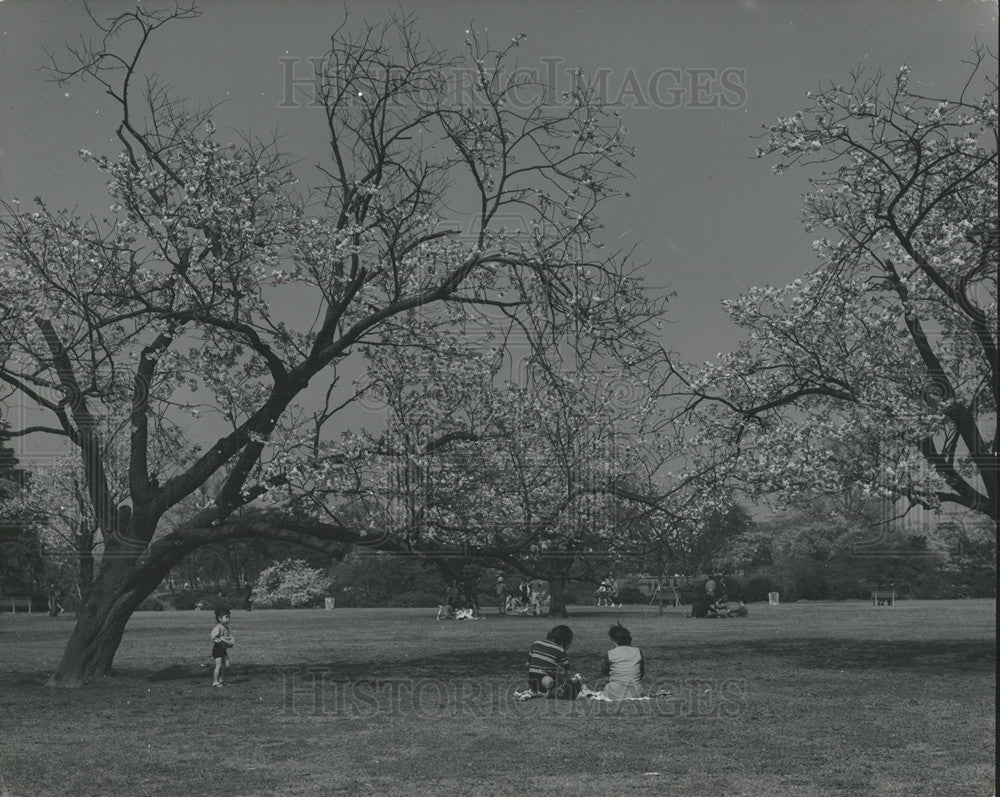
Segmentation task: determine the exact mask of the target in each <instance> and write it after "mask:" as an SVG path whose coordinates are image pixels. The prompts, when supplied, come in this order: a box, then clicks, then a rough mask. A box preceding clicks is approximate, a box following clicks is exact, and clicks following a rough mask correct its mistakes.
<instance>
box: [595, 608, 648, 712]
mask: <svg viewBox="0 0 1000 797" xmlns="http://www.w3.org/2000/svg"><path fill="white" fill-rule="evenodd" d="M608 636H609V637H611V640H612V641H613V642H614V643H615V646H614V647H613V648H611V650H609V651H608V655H607V658H605V660H604V669H603V671H602V672H601V675H604V676H608V682H607V684H606V685H605V686H604V689H603V692H604V695H605V696H606V697H609V698H610V699H612V700H621V699H622V698H624V697H642V696H643V691H642V680H643V678H645V677H646V663H645V662H644V661H643V659H642V651H641V650H639V648H635V647H632V634H630V633H629V631H628V629H627V628H625V626H623V625H622V624H621V623H615V624H614V625H613V626H611V630H610V631H608Z"/></svg>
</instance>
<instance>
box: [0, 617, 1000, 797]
mask: <svg viewBox="0 0 1000 797" xmlns="http://www.w3.org/2000/svg"><path fill="white" fill-rule="evenodd" d="M750 609H751V610H750V616H749V617H748V618H746V619H744V620H694V619H691V618H689V617H687V616H685V614H686V611H685V610H684V609H678V610H670V609H668V610H667V612H666V614H664V615H663V616H662V617H661V616H657V614H656V611H655V609H654V610H653V611H650V612H649V613H648V614H646V615H645V616H644V615H643V612H644V607H625V608H624V609H607V608H602V609H595V608H580V609H578V610H577V611H574V613H573V617H572V618H571V619H570V620H569V621H567V622H568V624H569V625H570V626H571V627H572V628H573V631H574V633H575V635H576V637H575V640H574V643H573V646H572V647H571V649H570V656H571V658H572V660H573V665H574V669H576V670H578V671H579V672H581V673H582V674H583V675H584V676H585V677H586V678H587V679H588V680H591V679H593V677H594V676H595V675H596V674H597V669H598V667H599V663H600V660H601V657H602V655H603V652H604V650H605V649H606V648H607V647H609V642H608V639H607V629H608V626H609V625H610V623H611V622H613V621H614V620H616V619H619V618H620V619H621V620H622V622H623V623H625V624H626V625H627V626H628V627H629V628H630V629H631V630H632V633H633V637H634V639H635V642H636V644H638V645H639V646H640V647H642V648H643V650H644V652H645V655H646V658H647V661H648V665H647V672H648V677H649V681H650V683H651V685H653V686H654V687H655V688H656V689H658V690H661V691H664V692H669V694H666V695H663V696H661V697H658V698H656V699H655V700H652V701H648V702H641V703H640V702H636V703H628V704H615V705H608V704H598V703H593V702H589V701H588V702H583V701H577V702H574V703H569V702H560V701H543V700H535V701H530V702H526V703H521V702H518V701H517V700H515V699H514V697H513V692H514V690H515V689H519V688H523V686H524V679H523V673H522V670H523V661H524V658H525V652H526V650H527V648H528V646H529V645H530V643H531V641H532V640H533V639H536V638H539V637H541V636H544V634H545V632H546V631H547V630H548V628H549V627H551V625H553V624H554V623H555V621H554V620H549V619H545V618H524V617H508V618H500V617H497V616H496V615H495V614H492V615H490V616H487V617H486V618H485V619H483V620H481V621H478V622H472V621H465V622H446V621H443V622H437V621H436V620H435V619H434V612H433V610H431V611H427V610H408V609H337V610H334V611H330V612H327V611H322V610H308V611H306V610H303V611H255V612H234V614H233V622H232V629H233V632H234V634H235V636H236V641H237V646H236V648H235V649H234V651H233V654H234V655H233V668H232V671H231V673H230V676H229V680H228V684H227V686H226V687H225V688H224V689H213V688H212V687H211V686H210V683H211V671H210V664H211V662H210V659H209V658H208V656H209V651H210V648H211V645H210V643H209V631H210V629H211V626H212V623H213V618H212V615H211V613H208V612H163V613H154V612H149V613H141V614H137V615H136V616H135V617H134V618H133V619H132V621H131V622H130V623H129V626H128V628H127V630H126V632H125V638H124V640H123V642H122V646H121V649H120V651H119V654H118V658H117V660H116V665H117V676H116V677H115V678H113V679H110V680H108V681H106V682H102V683H95V684H91V685H90V686H88V687H85V688H83V689H78V690H64V689H53V688H51V687H49V686H46V685H45V680H46V676H47V675H48V674H49V673H51V671H52V670H53V668H54V667H55V665H56V663H57V661H58V658H59V655H60V652H61V649H62V646H63V645H64V643H65V641H66V639H67V637H68V636H69V633H70V630H71V628H72V618H59V619H55V620H52V619H49V618H48V617H45V616H42V615H37V614H35V615H30V616H29V615H25V614H21V615H16V616H12V615H10V614H4V615H0V775H2V777H3V782H2V783H3V786H4V787H5V788H6V789H7V794H8V795H10V796H11V797H20V796H22V795H47V794H59V795H66V794H73V795H89V794H93V795H126V794H135V795H146V794H156V795H201V794H205V795H215V794H220V795H242V794H332V793H340V792H351V793H356V794H359V795H367V794H484V795H491V797H492V796H493V795H507V794H529V793H532V792H534V793H541V794H612V793H614V794H650V793H664V794H673V795H720V794H725V795H727V797H731V796H732V795H744V794H745V795H751V794H752V795H769V796H772V797H776V796H778V795H795V797H799V795H812V794H822V795H824V797H829V796H830V795H848V794H850V795H855V794H865V795H868V794H877V795H925V794H926V795H938V794H941V795H959V794H968V795H977V796H979V795H989V794H992V793H993V780H994V759H993V752H994V739H995V723H994V703H995V696H996V693H995V687H996V684H995V679H994V667H995V661H996V633H995V632H996V623H995V605H994V603H993V602H992V601H937V602H932V601H913V602H902V603H899V604H898V605H897V606H895V607H893V608H875V607H872V606H870V605H868V604H865V603H860V602H844V603H798V604H790V605H782V606H777V607H769V606H766V605H762V604H753V605H751V607H750Z"/></svg>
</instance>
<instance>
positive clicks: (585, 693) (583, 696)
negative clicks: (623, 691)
mask: <svg viewBox="0 0 1000 797" xmlns="http://www.w3.org/2000/svg"><path fill="white" fill-rule="evenodd" d="M669 694H670V692H667V691H665V690H662V689H661V690H660V691H659V692H656V693H655V694H653V695H643V696H642V697H620V698H617V699H615V698H612V697H608V696H607V695H606V694H604V692H599V691H594V690H593V689H590V688H588V687H586V686H585V687H583V688H582V689H581V690H580V694H579V695H577V697H576V699H577V700H599V701H601V702H604V703H622V702H624V701H626V700H652V699H653V698H654V697H666V696H667V695H669ZM514 697H516V698H517V699H518V700H534V699H535V698H536V697H546V694H545V693H544V692H532V691H531V690H530V689H524V690H517V689H515V690H514Z"/></svg>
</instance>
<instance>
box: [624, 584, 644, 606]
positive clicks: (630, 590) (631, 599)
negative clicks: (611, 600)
mask: <svg viewBox="0 0 1000 797" xmlns="http://www.w3.org/2000/svg"><path fill="white" fill-rule="evenodd" d="M618 603H628V604H635V603H649V596H648V595H646V594H644V593H643V591H642V590H641V589H639V588H638V587H621V588H620V589H619V590H618Z"/></svg>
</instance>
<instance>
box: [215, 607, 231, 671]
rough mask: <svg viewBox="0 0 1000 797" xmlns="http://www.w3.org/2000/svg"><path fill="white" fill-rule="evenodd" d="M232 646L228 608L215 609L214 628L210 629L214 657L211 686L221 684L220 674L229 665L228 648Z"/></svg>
mask: <svg viewBox="0 0 1000 797" xmlns="http://www.w3.org/2000/svg"><path fill="white" fill-rule="evenodd" d="M232 646H233V635H232V633H231V632H230V631H229V609H224V608H218V609H216V610H215V628H213V629H212V658H213V659H215V674H214V676H213V678H212V686H222V674H223V672H225V670H226V668H227V667H229V649H230V648H231V647H232Z"/></svg>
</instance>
